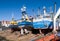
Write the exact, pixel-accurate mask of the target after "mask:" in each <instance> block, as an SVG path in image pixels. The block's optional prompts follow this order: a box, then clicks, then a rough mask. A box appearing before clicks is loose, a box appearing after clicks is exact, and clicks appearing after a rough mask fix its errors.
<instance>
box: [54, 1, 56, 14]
mask: <svg viewBox="0 0 60 41" xmlns="http://www.w3.org/2000/svg"><path fill="white" fill-rule="evenodd" d="M54 14H56V2H55V3H54Z"/></svg>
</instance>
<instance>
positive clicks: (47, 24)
mask: <svg viewBox="0 0 60 41" xmlns="http://www.w3.org/2000/svg"><path fill="white" fill-rule="evenodd" d="M51 26H53V22H52V21H38V22H33V28H34V29H47V28H51Z"/></svg>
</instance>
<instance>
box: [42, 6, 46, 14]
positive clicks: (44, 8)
mask: <svg viewBox="0 0 60 41" xmlns="http://www.w3.org/2000/svg"><path fill="white" fill-rule="evenodd" d="M43 10H44V15H46V7H45V6H44V7H43Z"/></svg>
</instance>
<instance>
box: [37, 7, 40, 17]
mask: <svg viewBox="0 0 60 41" xmlns="http://www.w3.org/2000/svg"><path fill="white" fill-rule="evenodd" d="M37 16H40V7H39V8H38V15H37Z"/></svg>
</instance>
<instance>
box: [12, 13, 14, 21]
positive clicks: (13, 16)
mask: <svg viewBox="0 0 60 41" xmlns="http://www.w3.org/2000/svg"><path fill="white" fill-rule="evenodd" d="M13 20H14V13H12V21H13Z"/></svg>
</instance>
